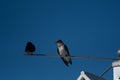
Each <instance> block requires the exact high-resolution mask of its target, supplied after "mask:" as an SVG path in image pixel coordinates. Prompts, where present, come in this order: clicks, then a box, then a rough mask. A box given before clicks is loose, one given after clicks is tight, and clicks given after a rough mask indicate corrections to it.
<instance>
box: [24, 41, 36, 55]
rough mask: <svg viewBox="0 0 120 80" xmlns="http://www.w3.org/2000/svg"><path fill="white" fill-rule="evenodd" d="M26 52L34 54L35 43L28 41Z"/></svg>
mask: <svg viewBox="0 0 120 80" xmlns="http://www.w3.org/2000/svg"><path fill="white" fill-rule="evenodd" d="M25 52H26V54H28V55H29V54H33V52H35V45H34V44H33V43H32V42H27V44H26V47H25Z"/></svg>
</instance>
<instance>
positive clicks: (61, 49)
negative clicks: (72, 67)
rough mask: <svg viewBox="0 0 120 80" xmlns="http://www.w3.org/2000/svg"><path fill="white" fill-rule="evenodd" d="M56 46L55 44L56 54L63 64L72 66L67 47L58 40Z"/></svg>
mask: <svg viewBox="0 0 120 80" xmlns="http://www.w3.org/2000/svg"><path fill="white" fill-rule="evenodd" d="M56 44H57V52H58V54H59V55H60V57H61V59H62V60H63V62H64V63H65V65H66V66H69V64H72V60H71V58H70V54H69V50H68V48H67V46H66V45H65V44H64V43H63V41H62V40H58V41H57V42H56Z"/></svg>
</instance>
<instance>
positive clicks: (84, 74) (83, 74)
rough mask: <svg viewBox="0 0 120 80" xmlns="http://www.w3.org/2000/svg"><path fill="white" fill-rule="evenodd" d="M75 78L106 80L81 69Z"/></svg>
mask: <svg viewBox="0 0 120 80" xmlns="http://www.w3.org/2000/svg"><path fill="white" fill-rule="evenodd" d="M77 80H106V79H104V78H101V77H99V76H96V75H94V74H92V73H89V72H85V71H82V72H81V73H80V76H79V77H78V79H77Z"/></svg>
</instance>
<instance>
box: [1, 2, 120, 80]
mask: <svg viewBox="0 0 120 80" xmlns="http://www.w3.org/2000/svg"><path fill="white" fill-rule="evenodd" d="M119 3H120V1H119V0H1V1H0V7H1V8H0V9H1V13H0V14H1V15H0V22H1V23H0V37H1V38H0V44H1V47H0V50H1V52H0V80H8V79H9V80H48V79H49V80H76V79H77V77H78V76H79V74H80V72H81V71H88V72H91V73H94V74H96V75H100V74H101V73H102V72H103V71H104V70H105V69H106V68H107V67H108V66H110V65H111V63H112V61H99V60H98V61H96V60H87V59H72V60H73V65H71V66H70V67H66V66H65V65H64V63H63V62H62V60H61V59H60V58H48V57H30V56H29V57H27V56H24V55H23V54H24V48H25V44H26V42H27V41H32V42H33V43H34V44H35V45H36V48H37V50H36V53H47V54H57V51H56V44H55V42H56V40H58V39H62V40H63V41H64V42H65V43H66V44H67V46H68V47H69V50H70V54H71V55H83V56H97V57H112V58H114V57H117V55H116V51H117V50H118V49H119V48H120V37H119V36H120V5H119ZM104 77H105V78H107V79H109V80H112V77H113V76H112V70H111V71H109V72H108V73H107V74H106V75H105V76H104Z"/></svg>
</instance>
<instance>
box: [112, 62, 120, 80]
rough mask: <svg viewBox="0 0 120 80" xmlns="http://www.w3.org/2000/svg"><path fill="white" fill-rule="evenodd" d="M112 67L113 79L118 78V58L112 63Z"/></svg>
mask: <svg viewBox="0 0 120 80" xmlns="http://www.w3.org/2000/svg"><path fill="white" fill-rule="evenodd" d="M112 67H113V78H114V79H113V80H120V60H118V61H115V62H113V63H112Z"/></svg>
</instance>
